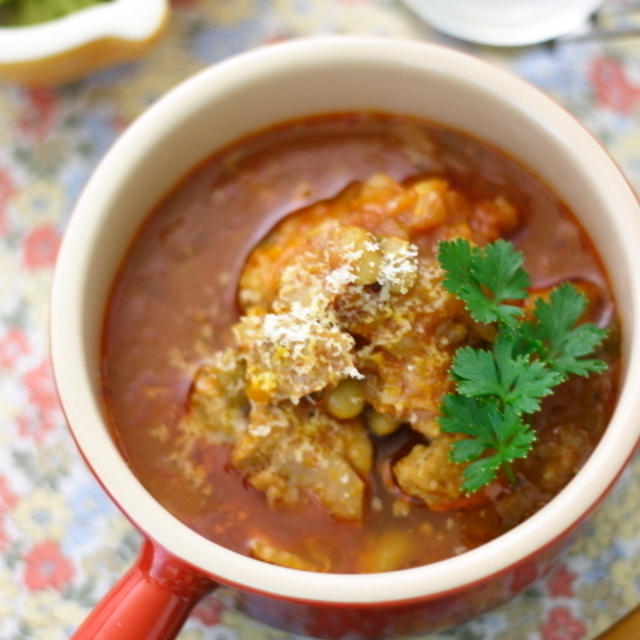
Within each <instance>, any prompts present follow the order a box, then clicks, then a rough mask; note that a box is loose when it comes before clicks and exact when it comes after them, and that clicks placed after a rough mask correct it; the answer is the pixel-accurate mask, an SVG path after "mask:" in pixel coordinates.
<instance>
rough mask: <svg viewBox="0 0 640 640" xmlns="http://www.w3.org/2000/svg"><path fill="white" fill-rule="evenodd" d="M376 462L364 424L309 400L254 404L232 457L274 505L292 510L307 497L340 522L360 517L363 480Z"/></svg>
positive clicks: (250, 480)
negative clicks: (334, 415)
mask: <svg viewBox="0 0 640 640" xmlns="http://www.w3.org/2000/svg"><path fill="white" fill-rule="evenodd" d="M372 458H373V448H372V445H371V442H370V440H369V438H368V436H367V433H366V430H365V428H364V427H363V426H362V424H361V422H360V421H358V420H349V421H341V422H338V421H337V420H334V419H332V418H330V417H329V416H327V415H325V414H323V413H321V412H319V411H317V410H316V408H315V407H314V406H313V404H312V403H311V402H309V401H303V402H301V403H300V404H299V405H297V406H296V405H293V404H291V403H281V404H280V405H279V406H273V405H262V404H254V405H253V407H252V410H251V414H250V419H249V427H248V429H247V431H246V432H245V433H244V434H242V435H241V436H240V438H239V439H238V442H237V444H236V445H235V447H234V448H233V451H232V453H231V463H232V464H233V466H234V467H235V468H237V469H239V470H240V471H242V472H244V473H245V474H246V477H247V479H248V481H249V483H250V484H251V485H252V486H253V487H255V488H256V489H258V490H259V491H263V492H264V493H265V495H266V497H267V500H268V501H269V503H270V504H272V505H274V506H278V505H281V506H288V505H292V504H295V503H296V502H298V500H300V498H301V493H302V492H308V493H310V494H312V495H313V496H314V497H315V498H316V499H317V500H319V501H320V502H321V503H322V504H323V505H324V507H325V508H326V509H327V510H328V511H329V512H330V513H331V514H332V515H333V516H334V517H335V518H337V519H341V520H359V519H361V518H362V508H363V495H364V487H365V484H364V481H363V480H362V478H361V475H365V474H367V473H368V472H369V471H370V469H371V464H372Z"/></svg>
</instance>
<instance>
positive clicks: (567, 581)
mask: <svg viewBox="0 0 640 640" xmlns="http://www.w3.org/2000/svg"><path fill="white" fill-rule="evenodd" d="M575 578H576V576H575V574H574V573H572V572H571V571H569V569H567V566H566V565H564V564H563V565H560V566H559V567H558V568H557V569H556V570H555V571H554V572H553V573H552V574H551V576H550V578H549V579H548V580H547V586H548V587H549V593H550V594H551V595H552V596H553V597H554V598H559V597H562V596H564V597H566V598H571V597H573V581H574V580H575Z"/></svg>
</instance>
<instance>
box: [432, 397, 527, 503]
mask: <svg viewBox="0 0 640 640" xmlns="http://www.w3.org/2000/svg"><path fill="white" fill-rule="evenodd" d="M442 414H443V415H442V416H441V418H440V427H441V429H442V430H443V431H445V432H448V433H461V434H466V435H468V436H470V437H469V438H466V439H464V440H458V441H456V442H454V444H453V446H452V448H451V459H452V460H453V461H454V462H469V461H471V460H476V459H477V458H480V456H481V455H482V454H483V453H484V452H485V451H486V450H490V451H492V452H493V453H492V455H489V456H487V457H484V458H481V459H480V460H477V461H476V462H474V463H472V464H470V465H469V466H467V467H466V468H465V469H464V471H463V472H462V477H463V479H464V481H463V484H462V490H463V491H464V492H465V493H473V492H474V491H477V490H478V489H480V488H481V487H483V486H484V485H485V484H489V483H490V482H492V481H493V480H494V479H495V477H496V475H497V473H498V470H499V469H500V467H502V466H507V465H510V463H511V462H512V461H513V460H515V459H516V458H522V457H524V456H526V455H527V453H528V452H529V451H530V450H531V446H532V444H533V442H534V441H535V432H534V431H533V430H532V429H531V427H530V426H529V425H527V424H525V423H524V422H523V420H522V418H521V417H520V416H519V415H518V414H517V413H516V412H515V411H514V409H513V407H511V406H507V407H506V408H505V409H504V410H501V408H500V406H499V404H498V402H496V401H493V400H487V401H482V400H477V399H475V398H468V397H465V396H460V395H454V394H447V395H446V396H445V397H444V399H443V402H442Z"/></svg>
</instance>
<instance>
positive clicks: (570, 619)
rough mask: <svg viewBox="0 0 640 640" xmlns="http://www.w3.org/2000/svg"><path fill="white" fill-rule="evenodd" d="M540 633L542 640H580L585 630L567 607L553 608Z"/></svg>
mask: <svg viewBox="0 0 640 640" xmlns="http://www.w3.org/2000/svg"><path fill="white" fill-rule="evenodd" d="M540 631H541V632H542V638H543V640H580V639H581V638H584V635H585V633H586V631H587V628H586V627H585V626H584V624H583V623H582V622H581V621H580V620H578V618H575V617H574V616H573V614H572V613H571V611H569V609H568V608H567V607H554V608H553V609H551V611H550V612H549V617H548V618H547V621H546V622H545V623H544V624H543V625H542V627H541V628H540Z"/></svg>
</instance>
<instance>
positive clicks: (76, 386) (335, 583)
mask: <svg viewBox="0 0 640 640" xmlns="http://www.w3.org/2000/svg"><path fill="white" fill-rule="evenodd" d="M371 109H373V110H376V111H381V112H386V113H398V114H404V115H410V116H416V117H419V118H423V119H426V120H430V121H434V122H439V123H443V124H446V125H449V126H451V127H453V128H456V129H459V130H462V131H465V132H468V133H470V134H472V135H474V136H475V137H477V138H480V139H483V140H485V141H488V142H489V143H491V144H493V145H494V146H497V147H499V148H501V149H503V150H504V151H506V152H507V153H508V154H509V155H511V156H512V157H515V158H517V159H519V160H520V161H521V163H523V164H524V165H525V166H527V167H528V168H530V169H531V170H532V171H533V172H534V173H536V174H538V175H539V176H540V177H541V178H542V179H543V180H544V181H546V182H547V183H548V184H549V185H550V186H551V187H552V188H553V189H554V191H555V192H556V193H557V194H558V195H559V196H560V197H561V198H562V199H564V200H565V201H566V202H567V204H568V205H569V206H570V208H571V209H572V210H573V211H575V212H576V213H577V215H578V217H579V218H580V221H581V223H582V225H583V226H584V228H585V229H586V230H587V232H588V233H589V234H590V235H591V237H592V238H593V239H594V240H595V242H596V244H597V247H598V250H599V252H600V255H601V257H602V260H603V262H604V265H605V268H606V271H607V272H608V275H609V277H610V280H611V284H612V286H613V289H614V293H615V296H616V298H617V303H618V309H619V312H620V315H621V319H622V329H623V344H622V348H623V359H624V366H623V374H622V384H621V390H620V397H619V401H618V404H617V408H616V410H615V414H614V415H613V418H612V420H611V423H610V425H609V426H608V429H607V431H606V433H605V435H604V437H603V438H602V440H601V442H600V444H599V445H598V446H597V448H596V449H595V451H594V453H593V454H592V455H591V457H590V458H589V460H588V461H587V463H586V464H585V465H584V467H583V468H582V470H581V471H580V472H579V473H578V474H577V476H576V477H575V479H574V480H572V481H571V482H570V483H569V484H568V485H567V487H566V488H565V489H564V490H563V491H562V492H561V493H560V494H559V495H558V496H557V497H556V498H554V499H553V500H552V501H551V502H550V503H549V504H548V505H547V506H545V507H544V508H543V509H541V510H540V511H539V512H538V513H536V514H535V515H534V516H533V517H531V518H530V519H529V520H527V521H526V522H524V523H523V524H521V525H519V526H517V527H516V528H514V529H513V530H511V531H510V532H508V533H507V534H505V535H503V536H501V537H500V538H498V539H496V540H494V541H492V542H490V543H488V544H485V545H484V546H482V547H479V548H477V549H475V550H473V551H469V552H467V553H464V554H462V555H460V556H457V557H454V558H450V559H448V560H444V561H441V562H437V563H433V564H430V565H426V566H423V567H419V568H414V569H407V570H402V571H392V572H388V573H382V574H373V575H336V574H317V573H312V572H305V571H298V570H292V569H285V568H282V567H278V566H274V565H270V564H266V563H263V562H260V561H257V560H254V559H251V558H248V557H245V556H242V555H239V554H237V553H234V552H232V551H229V550H228V549H225V548H223V547H221V546H219V545H216V544H214V543H212V542H210V541H209V540H207V539H205V538H203V537H202V536H200V535H198V534H197V533H195V532H194V531H192V530H191V529H189V528H188V527H186V526H185V525H184V524H182V523H181V522H180V521H179V520H177V519H176V518H175V517H173V516H172V515H171V514H170V513H169V512H167V511H166V510H165V509H164V508H163V507H162V506H161V505H160V504H158V503H157V502H156V501H155V499H154V498H153V497H152V496H151V495H150V494H149V493H148V492H147V491H146V490H145V489H144V487H143V486H142V485H141V484H140V482H139V481H138V480H137V479H136V477H135V476H134V475H133V473H132V472H131V470H130V469H129V467H128V466H127V464H126V463H125V461H124V460H123V458H122V457H121V455H120V453H119V451H118V449H117V447H116V446H115V444H114V442H113V440H112V439H111V436H110V434H109V430H108V428H107V424H106V420H105V415H104V411H103V406H102V400H101V389H100V373H99V368H100V332H101V326H102V321H103V314H104V311H105V304H106V300H107V296H108V293H109V290H110V287H111V283H112V281H113V278H114V275H115V273H116V270H117V269H118V266H119V265H120V263H121V261H122V259H123V256H124V254H125V251H126V249H127V247H128V245H129V243H130V242H131V240H132V238H133V236H134V234H135V232H136V230H137V229H138V227H139V225H140V224H141V222H142V220H143V219H144V217H145V216H146V215H147V213H148V212H149V211H150V210H151V209H152V207H153V206H154V205H155V204H156V203H157V202H158V201H159V200H160V199H161V198H162V197H163V195H164V194H165V193H166V192H167V191H168V190H169V189H170V188H171V187H172V186H173V185H174V184H175V183H176V182H177V181H178V180H179V179H180V178H181V177H182V176H183V175H184V174H185V173H187V172H188V171H189V169H191V168H192V167H193V166H195V165H197V164H198V163H199V162H200V161H201V160H203V159H204V158H206V157H207V156H209V155H210V154H211V153H212V152H213V151H215V150H216V149H219V148H221V147H224V146H226V145H228V144H229V143H230V142H233V141H235V140H237V139H239V138H241V137H243V136H245V135H247V134H249V133H253V132H256V131H259V130H261V129H264V128H265V127H268V126H269V125H272V124H274V123H279V122H283V121H288V120H292V119H295V118H300V117H303V116H308V115H312V114H323V113H328V112H346V111H354V110H371ZM638 247H640V211H639V210H638V204H637V202H636V198H635V196H634V194H633V193H632V190H631V189H630V188H629V186H628V184H627V183H626V181H625V179H624V177H623V176H622V175H621V173H620V171H619V170H618V169H617V168H616V166H615V165H614V163H613V162H612V161H611V159H610V158H609V157H608V156H607V154H606V153H605V152H604V151H603V149H602V148H601V147H600V146H599V145H598V143H597V142H596V141H595V140H594V139H593V138H592V137H591V136H590V135H589V134H588V133H587V132H586V131H585V130H584V129H583V128H582V127H581V126H580V124H579V123H578V122H576V121H575V120H574V119H573V118H572V117H571V116H570V115H568V114H567V113H566V112H565V111H563V110H562V109H561V108H560V107H558V106H557V105H556V104H555V103H553V102H552V101H551V100H549V99H548V98H546V97H545V96H544V95H542V94H541V93H540V92H538V91H537V90H535V89H533V88H532V87H530V86H529V85H527V84H526V83H524V82H522V81H521V80H519V79H517V78H515V77H512V76H510V75H508V74H506V73H504V72H502V71H499V70H497V69H495V68H493V67H491V66H489V65H487V64H485V63H483V62H480V61H478V60H475V59H473V58H470V57H468V56H465V55H462V54H460V53H456V52H453V51H449V50H446V49H442V48H438V47H434V46H430V45H426V44H420V43H409V42H399V41H392V40H378V39H371V38H323V39H313V40H306V41H299V42H291V43H287V44H282V45H275V46H271V47H267V48H264V49H260V50H255V51H252V52H250V53H247V54H243V55H241V56H238V57H236V58H233V59H230V60H228V61H225V62H223V63H221V64H218V65H216V66H214V67H212V68H210V69H208V70H206V71H204V72H202V73H200V74H198V75H196V76H195V77H193V78H191V79H190V80H188V81H187V82H185V83H184V84H182V85H180V86H179V87H177V88H176V89H174V90H173V91H171V92H170V93H169V94H168V95H167V96H166V97H164V98H163V99H162V100H160V101H159V102H157V103H156V104H155V105H154V106H153V107H152V108H151V109H149V110H148V111H147V112H146V113H145V114H144V115H143V116H142V117H141V118H140V119H139V120H138V121H137V122H135V123H134V124H133V125H132V126H131V127H130V128H129V129H128V130H127V131H126V132H125V133H124V135H123V136H122V137H121V138H120V139H119V140H118V142H117V143H116V144H115V145H114V147H113V148H112V149H111V151H110V152H109V153H108V154H107V156H106V157H105V159H104V160H103V162H102V163H101V165H100V166H99V167H98V169H97V170H96V172H95V174H94V175H93V177H92V178H91V180H90V181H89V183H88V185H87V187H86V189H85V191H84V193H83V194H82V197H81V198H80V201H79V202H78V204H77V207H76V210H75V212H74V214H73V217H72V220H71V222H70V224H69V228H68V230H67V233H66V236H65V239H64V242H63V246H62V249H61V252H60V257H59V261H58V266H57V270H56V275H55V282H54V288H53V299H52V315H51V332H52V352H53V364H54V370H55V376H56V381H57V385H58V389H59V393H60V398H61V400H62V404H63V407H64V410H65V413H66V415H67V419H68V421H69V425H70V427H71V430H72V432H73V435H74V437H75V439H76V441H77V443H78V446H79V447H80V450H81V452H82V454H83V455H84V457H85V459H86V460H87V462H88V464H89V465H90V467H91V468H92V470H93V472H94V473H95V475H96V477H97V478H98V480H99V481H100V482H101V483H102V485H103V486H104V488H105V489H106V490H107V491H108V493H109V494H110V495H111V497H112V498H113V500H114V501H115V502H116V503H117V504H118V505H119V506H120V508H121V509H122V510H123V511H124V513H125V514H126V515H127V516H128V517H129V518H130V519H131V521H132V522H133V523H134V524H135V525H136V526H137V527H138V528H139V529H140V530H141V531H142V532H143V533H144V535H145V536H146V538H147V542H146V544H145V546H144V549H143V552H142V554H141V556H140V559H139V561H138V563H137V564H136V565H135V566H134V568H133V569H132V570H131V571H130V572H129V573H128V574H127V575H126V576H125V577H124V578H123V579H122V581H121V582H120V583H119V584H118V585H116V587H115V588H114V590H113V591H112V592H111V593H110V594H109V595H108V596H107V598H106V599H105V601H104V602H103V603H102V604H101V605H99V606H98V608H97V609H96V610H95V611H94V613H93V614H92V615H91V616H90V617H89V619H88V620H87V621H86V623H85V624H84V626H83V627H81V629H80V630H79V631H78V633H77V634H76V638H82V639H83V640H84V639H87V640H88V639H89V638H90V639H91V640H95V639H96V638H104V639H109V640H116V639H117V640H134V639H135V640H144V639H147V640H148V639H152V638H158V639H159V638H163V639H165V638H170V637H173V636H174V635H175V633H177V631H178V629H179V628H180V626H181V624H182V622H183V621H184V619H185V617H186V616H187V614H188V612H189V610H190V608H191V607H192V606H193V605H194V603H195V602H196V601H197V600H198V598H200V597H201V596H202V595H203V594H204V593H205V592H207V591H209V590H211V589H215V588H216V586H217V585H226V586H230V587H231V588H232V593H233V594H234V601H235V605H236V606H237V608H238V609H239V610H242V611H245V612H247V613H248V614H249V615H251V616H254V617H256V618H259V619H261V620H264V621H267V622H268V623H270V624H272V625H275V626H278V627H281V628H285V629H289V630H292V631H295V632H301V633H307V634H309V635H312V636H318V637H326V638H343V637H345V638H346V637H349V638H356V637H368V638H378V639H380V638H388V637H393V636H397V635H400V634H406V633H412V632H420V631H427V630H433V629H437V628H443V627H447V626H451V625H455V624H459V623H461V622H464V621H465V620H467V619H469V618H471V617H472V616H475V615H477V614H479V613H481V612H483V611H485V610H487V609H488V608H490V607H493V606H494V605H497V604H499V603H501V602H504V601H505V600H507V599H508V598H510V597H511V596H513V595H514V594H516V593H517V592H518V591H520V590H521V589H522V588H524V587H525V586H527V585H528V584H529V583H531V582H532V581H533V580H535V579H536V578H538V577H539V576H540V575H542V574H543V573H544V572H545V571H546V570H547V568H548V567H549V566H550V564H551V563H552V562H553V560H554V558H555V557H556V556H557V554H558V553H559V552H560V551H561V549H562V548H563V547H565V546H566V545H567V543H568V541H569V539H570V536H571V533H572V532H574V531H575V530H576V527H577V526H578V524H579V523H580V522H581V521H583V520H584V518H585V517H586V516H587V515H588V514H589V512H590V511H591V510H592V509H593V508H594V507H595V505H596V504H597V503H598V502H599V501H600V500H601V499H602V497H603V496H604V495H605V493H606V492H607V490H608V489H609V488H610V487H611V485H612V483H613V482H614V481H615V479H616V477H617V476H618V474H619V473H620V472H621V470H622V469H623V467H624V465H625V463H626V462H627V460H628V459H629V457H630V455H631V453H632V451H633V449H634V447H635V445H636V442H637V440H638V433H639V431H640V421H639V420H638V418H637V417H638V415H640V394H639V393H638V389H640V379H639V377H640V350H639V344H640V343H639V340H640V252H639V251H638Z"/></svg>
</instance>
